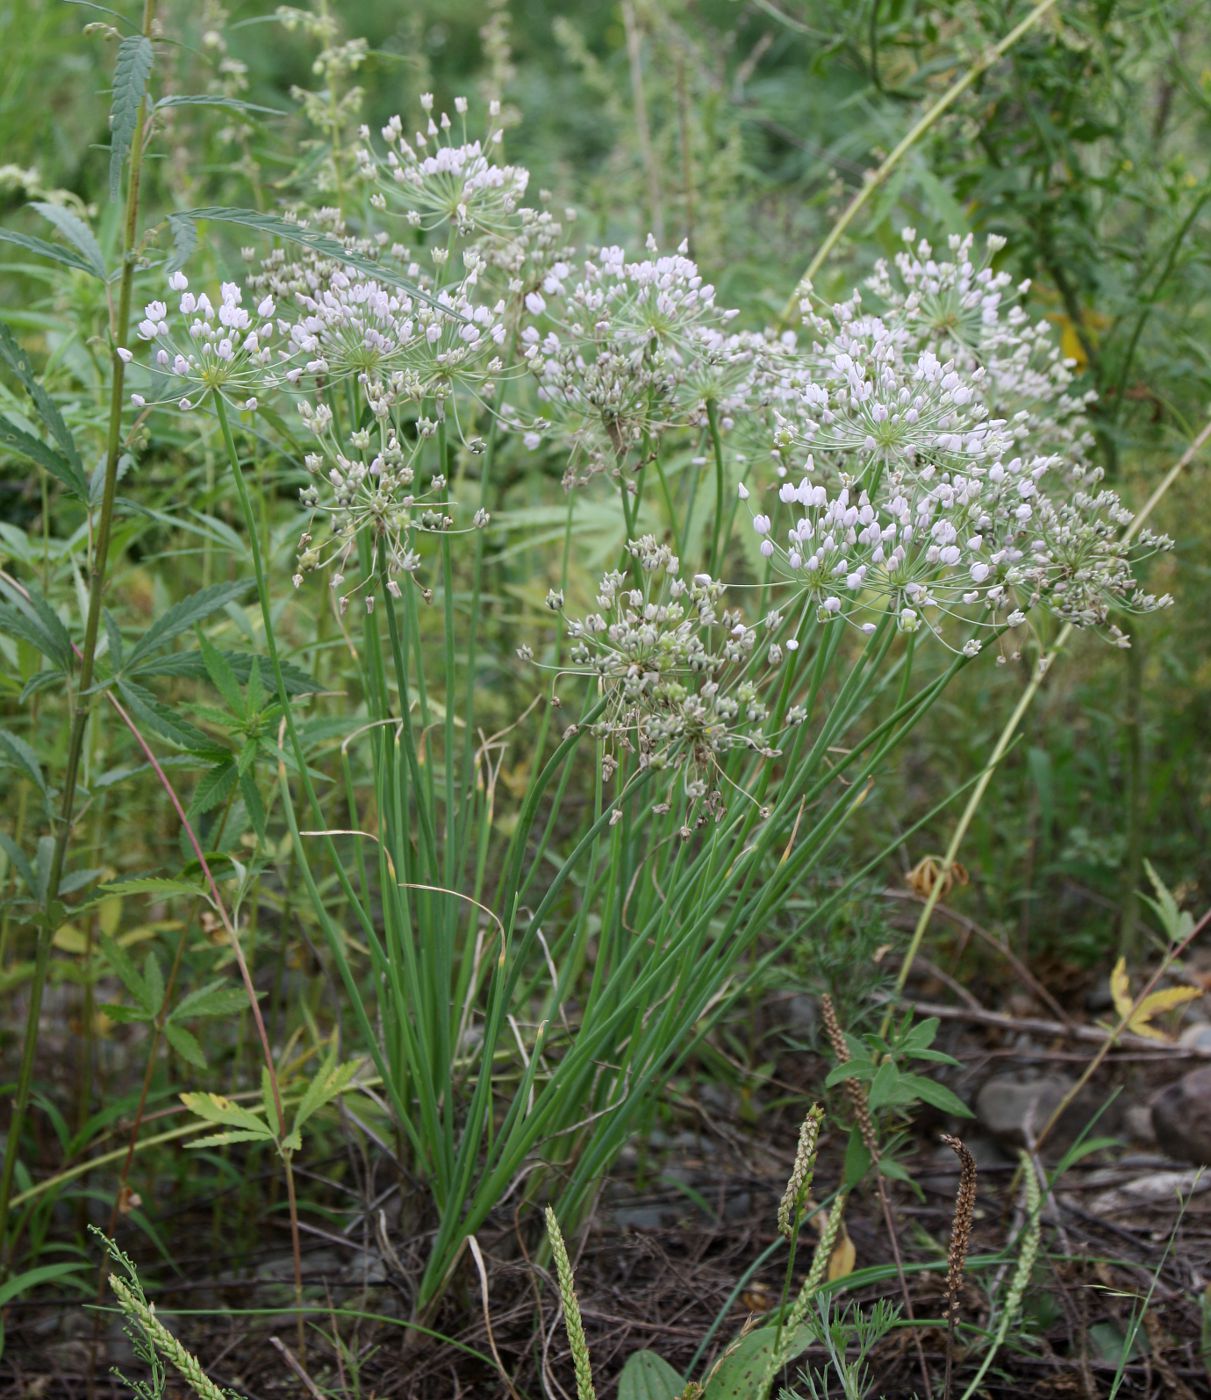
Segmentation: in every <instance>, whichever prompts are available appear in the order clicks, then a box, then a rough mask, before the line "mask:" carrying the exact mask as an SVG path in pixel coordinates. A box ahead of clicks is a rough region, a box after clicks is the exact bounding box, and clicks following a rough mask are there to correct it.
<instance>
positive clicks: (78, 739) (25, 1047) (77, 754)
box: [0, 0, 156, 1271]
mask: <svg viewBox="0 0 1211 1400" xmlns="http://www.w3.org/2000/svg"><path fill="white" fill-rule="evenodd" d="M155 9H156V0H144V4H143V25H142V33H143V35H144V37H145V38H148V39H150V37H151V29H152V21H153V19H154V18H155ZM146 120H147V99H146V97H143V98H141V99H140V101H139V108H138V114H137V116H136V118H135V130H134V137H133V139H132V141H131V146H130V167H129V171H128V175H127V184H126V205H125V212H124V216H123V220H122V274H121V280H120V282H119V284H118V309H117V314H116V316H115V317H114V320H113V323H112V325H111V328H110V329H111V346H110V368H111V379H110V393H109V426H108V431H107V436H106V443H105V476H104V480H103V483H102V488H101V506H100V513H99V516H98V521H97V532H96V535H95V537H94V539H93V548H92V564H91V568H90V570H89V582H88V613H87V618H86V621H85V624H84V643H83V646H82V647H81V648H80V671H79V676H78V677H77V680H76V684H75V687H74V689H73V691H72V692H71V699H72V704H73V712H72V720H71V730H70V734H69V737H68V741H67V761H66V763H65V765H64V769H63V788H62V795H61V797H60V803H59V815H58V819H57V821H56V824H55V833H54V846H53V848H52V851H51V859H50V871H49V874H48V876H47V882H46V898H45V903H44V906H43V909H42V912H41V918H40V921H39V926H38V936H37V943H36V945H35V953H34V970H33V976H32V978H31V981H30V989H29V1009H28V1011H27V1012H26V1020H25V1036H24V1040H23V1042H22V1046H21V1063H20V1067H19V1068H18V1071H17V1090H16V1094H15V1096H14V1098H13V1111H12V1117H11V1119H10V1121H9V1128H8V1138H7V1140H6V1142H5V1146H4V1166H3V1168H2V1169H0V1250H3V1252H4V1257H3V1260H0V1271H3V1270H4V1269H6V1268H7V1267H8V1265H9V1263H11V1250H10V1248H9V1246H8V1242H7V1241H8V1211H9V1201H10V1199H11V1197H12V1191H13V1174H14V1172H15V1171H16V1167H17V1156H18V1153H19V1152H20V1150H21V1138H22V1134H23V1132H24V1129H25V1117H26V1114H27V1113H28V1111H29V1100H30V1091H31V1089H32V1086H33V1075H34V1057H35V1055H36V1053H37V1049H38V1030H39V1026H40V1023H41V1019H42V996H43V993H44V992H45V990H46V979H47V974H48V973H49V970H50V951H51V944H52V942H53V940H54V936H55V930H56V928H57V926H58V925H59V923H60V922H61V921H62V920H61V915H62V913H63V910H62V906H61V905H60V902H59V887H60V885H61V883H62V880H63V867H64V864H65V862H66V859H67V847H68V843H69V842H70V840H71V833H72V826H73V822H74V818H75V810H76V782H77V779H78V777H79V771H80V759H81V757H82V755H83V753H84V737H85V733H86V731H87V729H88V719H89V715H90V714H91V712H92V705H93V698H94V697H93V693H92V688H93V673H94V668H95V665H96V657H97V637H98V634H99V631H100V626H101V605H102V601H103V599H104V596H105V580H106V572H107V566H108V563H109V545H110V535H111V533H112V529H113V517H114V497H115V495H116V493H117V486H118V460H119V458H120V456H121V450H122V409H123V406H124V403H125V392H124V389H125V381H126V365H125V363H124V362H123V360H122V357H121V356H120V355H119V354H118V347H119V346H122V345H125V343H126V336H127V331H128V329H129V327H130V303H131V294H132V291H133V288H134V278H135V271H136V268H137V266H138V250H137V248H136V241H137V237H138V231H139V184H140V177H141V174H142V168H143V137H144V129H145V126H146Z"/></svg>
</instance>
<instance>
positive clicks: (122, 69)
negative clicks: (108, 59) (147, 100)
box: [109, 34, 155, 199]
mask: <svg viewBox="0 0 1211 1400" xmlns="http://www.w3.org/2000/svg"><path fill="white" fill-rule="evenodd" d="M154 58H155V54H154V52H153V50H152V47H151V40H150V39H149V38H148V37H147V36H146V35H145V34H128V35H127V36H126V38H125V39H123V40H122V42H121V43H120V44H119V45H118V61H117V63H116V64H115V65H114V87H113V102H112V105H111V107H110V134H109V197H110V199H117V198H118V196H119V194H121V191H122V164H123V162H124V161H125V159H126V154H127V152H128V151H129V150H130V143H131V141H132V140H133V139H134V134H135V127H136V126H137V125H138V121H139V107H140V105H141V104H142V102H143V95H144V94H145V93H146V91H147V79H148V78H149V77H150V76H151V65H152V62H153V60H154Z"/></svg>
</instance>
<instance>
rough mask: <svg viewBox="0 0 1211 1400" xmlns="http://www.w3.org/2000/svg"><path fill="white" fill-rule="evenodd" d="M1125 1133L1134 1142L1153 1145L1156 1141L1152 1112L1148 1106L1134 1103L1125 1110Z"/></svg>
mask: <svg viewBox="0 0 1211 1400" xmlns="http://www.w3.org/2000/svg"><path fill="white" fill-rule="evenodd" d="M1123 1132H1124V1133H1125V1134H1126V1135H1127V1136H1128V1137H1129V1138H1130V1139H1131V1141H1132V1142H1142V1143H1147V1144H1151V1143H1154V1142H1155V1141H1156V1134H1155V1133H1154V1132H1153V1130H1152V1110H1151V1109H1150V1108H1149V1107H1148V1105H1147V1104H1142V1103H1133V1104H1131V1105H1129V1106H1128V1107H1127V1108H1126V1109H1124V1110H1123Z"/></svg>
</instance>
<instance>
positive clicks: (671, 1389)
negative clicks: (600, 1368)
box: [618, 1351, 685, 1400]
mask: <svg viewBox="0 0 1211 1400" xmlns="http://www.w3.org/2000/svg"><path fill="white" fill-rule="evenodd" d="M684 1390H685V1382H684V1381H683V1380H682V1379H681V1377H680V1376H679V1375H678V1374H677V1372H676V1371H674V1370H673V1368H672V1367H671V1366H670V1365H669V1363H668V1362H667V1361H666V1360H665V1359H664V1357H662V1356H657V1354H656V1353H655V1352H654V1351H634V1352H632V1353H631V1355H630V1356H628V1357H627V1363H626V1365H625V1366H624V1367H623V1368H622V1375H620V1376H619V1377H618V1400H680V1396H681V1394H682V1392H683V1391H684Z"/></svg>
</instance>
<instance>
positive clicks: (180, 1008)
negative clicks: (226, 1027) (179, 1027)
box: [169, 982, 248, 1021]
mask: <svg viewBox="0 0 1211 1400" xmlns="http://www.w3.org/2000/svg"><path fill="white" fill-rule="evenodd" d="M247 1005H248V993H247V992H245V990H244V989H243V987H229V986H227V985H226V984H225V983H223V982H209V983H207V985H206V986H205V987H199V988H197V990H196V991H192V992H190V993H189V995H188V996H186V997H182V998H181V1001H180V1002H179V1003H178V1004H177V1006H176V1007H175V1009H174V1010H173V1013H172V1015H171V1017H170V1018H169V1019H170V1020H173V1021H187V1020H190V1019H191V1018H194V1017H197V1018H199V1019H201V1018H203V1017H206V1016H230V1015H232V1014H233V1013H235V1012H237V1011H242V1010H243V1009H244V1007H246V1006H247Z"/></svg>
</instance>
